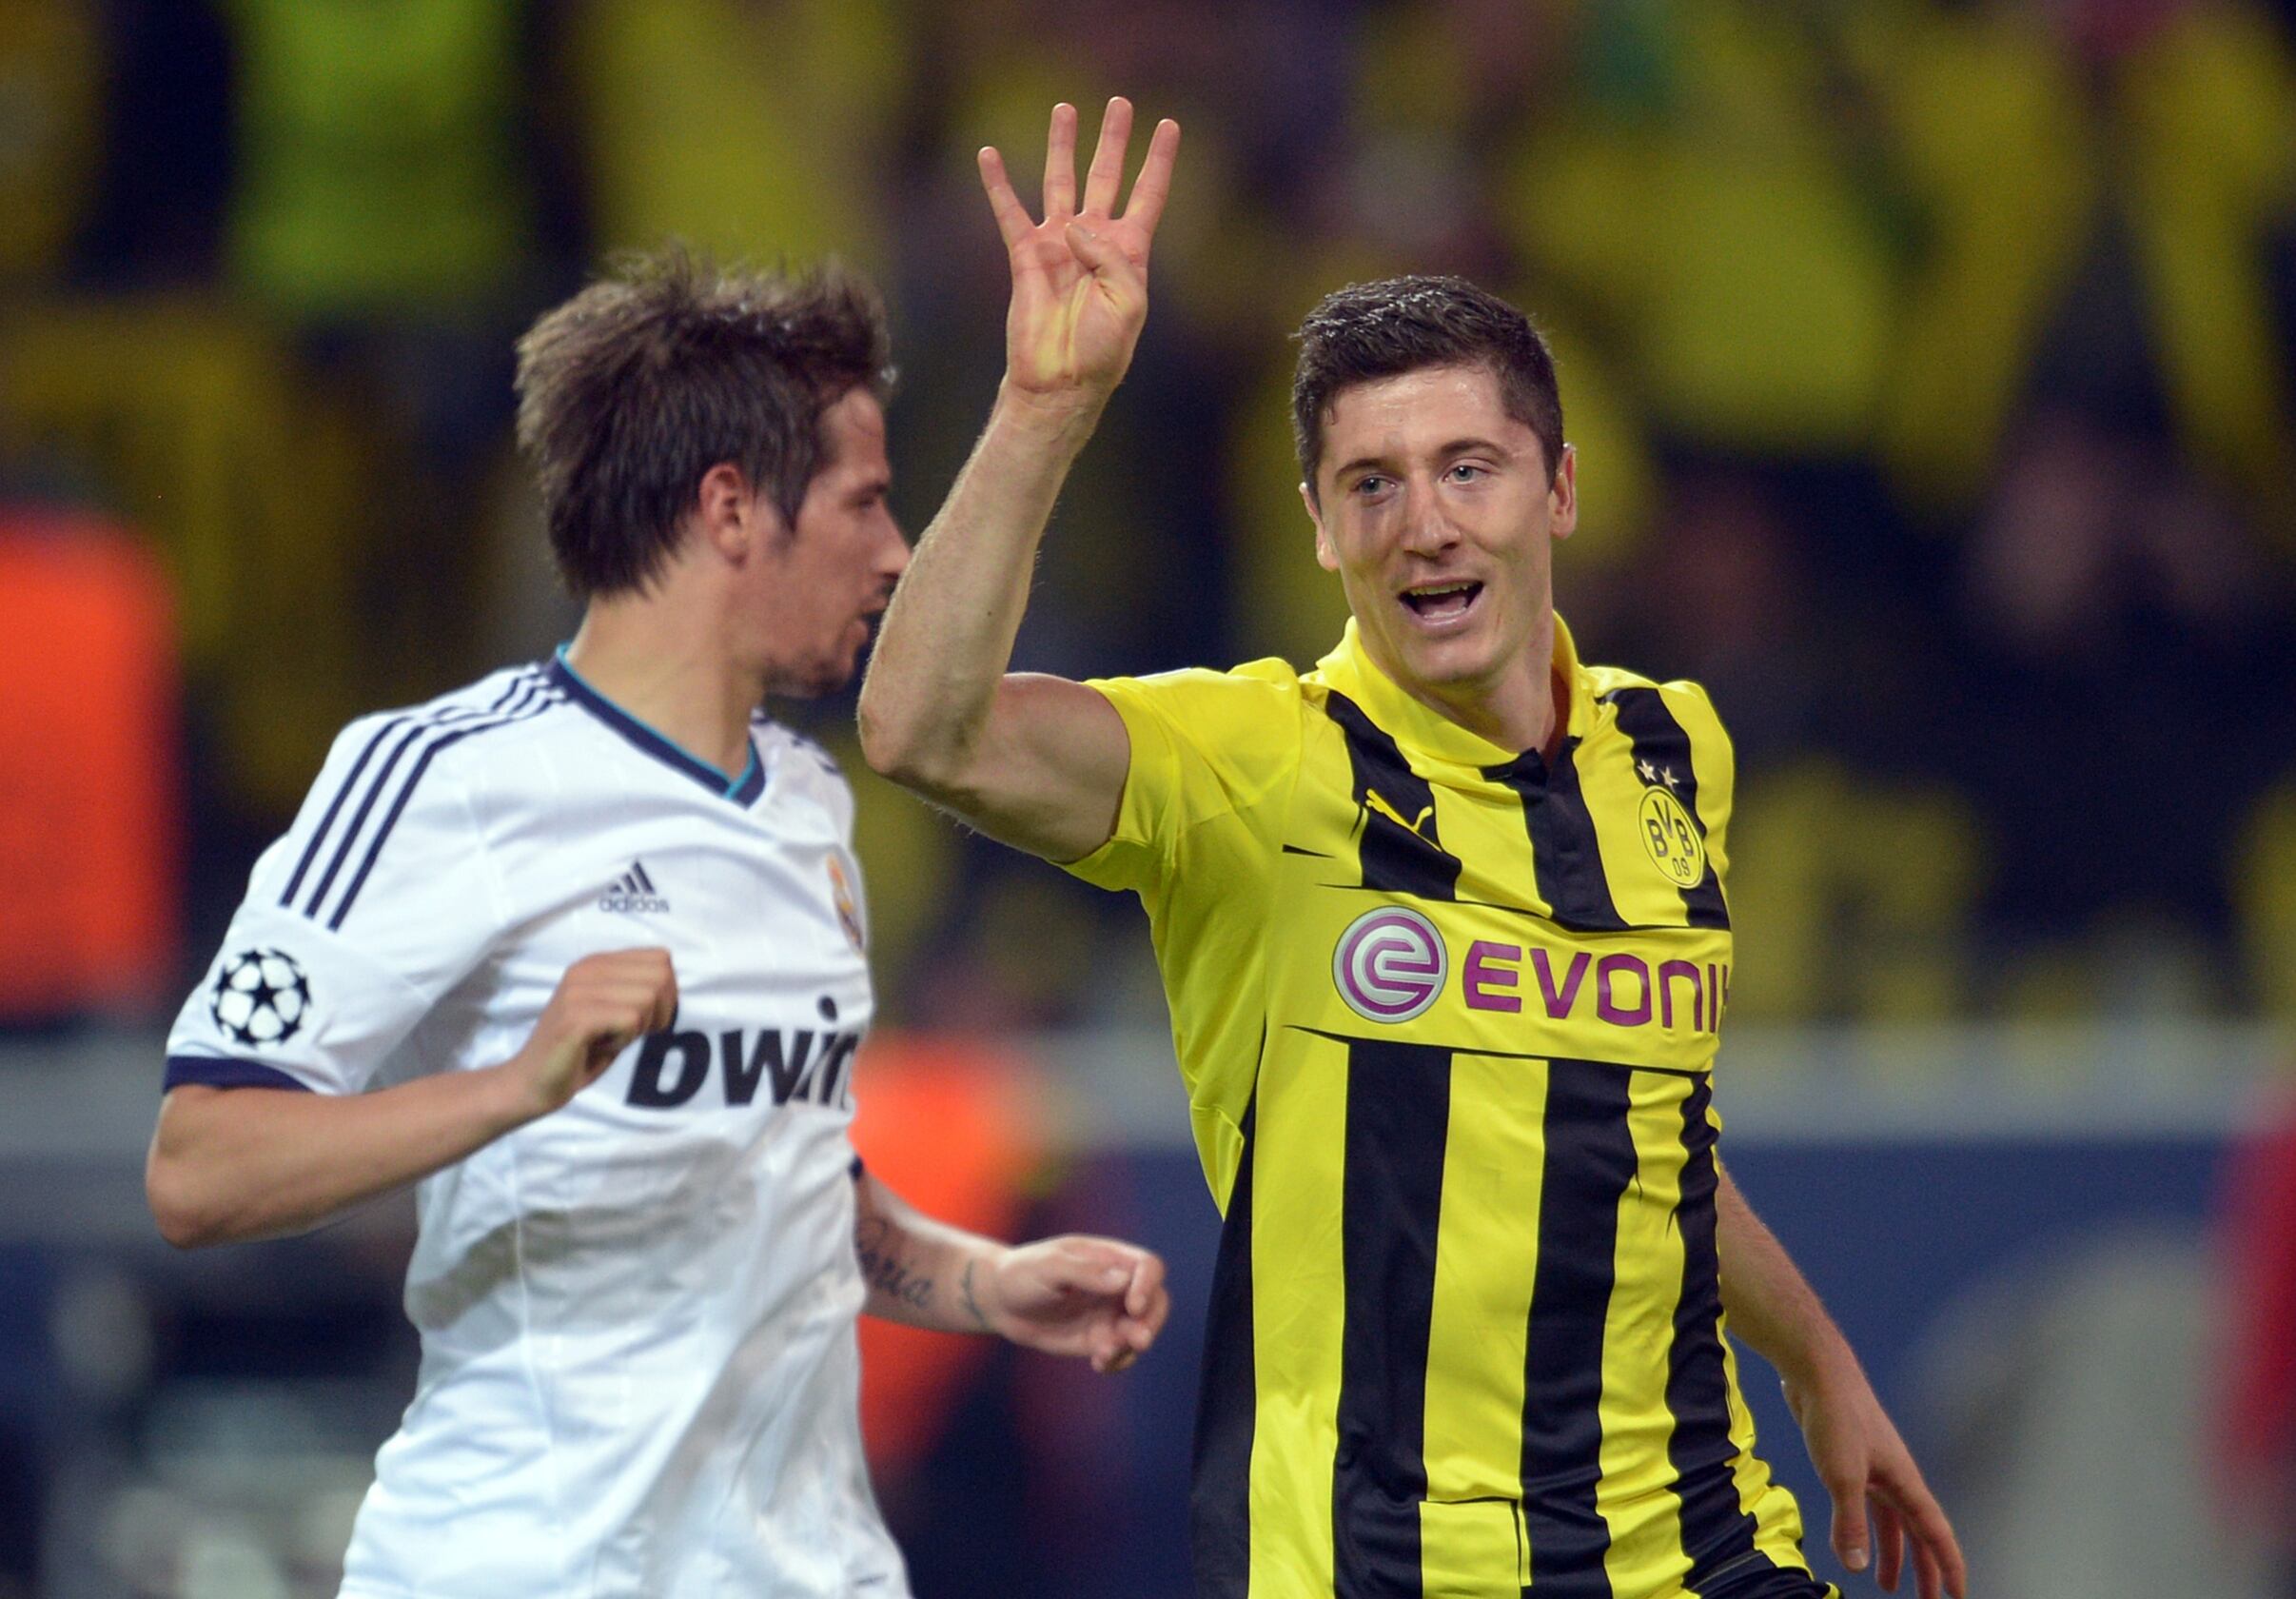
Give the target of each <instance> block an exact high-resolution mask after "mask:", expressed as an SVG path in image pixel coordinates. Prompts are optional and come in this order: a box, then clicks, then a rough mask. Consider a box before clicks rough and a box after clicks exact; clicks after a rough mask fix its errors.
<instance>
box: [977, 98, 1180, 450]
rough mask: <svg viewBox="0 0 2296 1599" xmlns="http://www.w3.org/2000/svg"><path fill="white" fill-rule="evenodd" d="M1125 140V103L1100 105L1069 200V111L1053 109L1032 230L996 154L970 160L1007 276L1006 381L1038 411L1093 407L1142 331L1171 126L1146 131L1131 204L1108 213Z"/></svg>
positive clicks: (1128, 128)
mask: <svg viewBox="0 0 2296 1599" xmlns="http://www.w3.org/2000/svg"><path fill="white" fill-rule="evenodd" d="M1131 133H1132V105H1131V102H1130V101H1128V100H1126V99H1123V98H1122V97H1119V98H1117V99H1114V100H1110V101H1109V109H1108V111H1107V112H1106V114H1105V115H1103V116H1102V118H1101V122H1100V143H1099V145H1098V146H1097V147H1096V148H1094V150H1093V152H1092V166H1091V168H1090V170H1089V172H1087V174H1086V176H1085V187H1084V203H1083V205H1082V206H1081V207H1080V206H1079V205H1078V204H1077V199H1076V108H1075V107H1073V106H1070V105H1067V104H1065V103H1064V104H1062V105H1058V106H1055V107H1053V108H1052V130H1051V133H1050V137H1048V139H1047V140H1046V143H1045V192H1044V207H1045V214H1044V220H1043V221H1042V222H1035V221H1031V220H1030V216H1029V211H1028V207H1025V206H1023V205H1022V204H1021V201H1020V196H1019V195H1017V194H1015V193H1014V192H1013V191H1012V180H1011V177H1010V176H1009V175H1008V174H1007V173H1006V171H1005V160H1004V157H1003V156H1001V155H999V154H998V153H997V151H996V148H995V147H993V146H991V147H988V148H984V149H983V150H982V151H981V153H980V166H981V184H982V187H983V188H986V189H987V190H988V191H989V205H990V208H991V210H993V211H994V212H995V213H996V226H997V230H998V231H999V232H1000V233H1002V234H1003V235H1004V240H1005V250H1006V253H1007V254H1008V256H1009V257H1010V258H1011V267H1012V304H1011V308H1010V309H1009V310H1008V311H1007V312H1006V314H1005V381H1006V384H1007V385H1008V386H1009V387H1011V388H1012V389H1015V390H1018V391H1019V392H1020V393H1022V394H1023V395H1025V396H1026V397H1028V398H1029V399H1030V400H1032V401H1035V402H1038V403H1049V404H1054V405H1072V406H1074V407H1075V408H1077V409H1079V410H1090V409H1094V408H1096V407H1098V406H1099V405H1101V404H1102V403H1103V402H1104V401H1106V400H1107V398H1108V396H1109V393H1110V392H1111V391H1112V390H1113V389H1114V388H1115V387H1116V385H1117V384H1118V383H1119V382H1121V381H1122V380H1123V378H1124V374H1125V369H1126V368H1127V367H1128V366H1129V365H1131V363H1132V349H1133V347H1134V346H1135V345H1137V344H1138V343H1139V342H1140V329H1141V327H1142V326H1144V325H1145V324H1146V323H1147V321H1148V246H1149V244H1150V243H1151V242H1152V241H1153V240H1154V238H1155V236H1156V222H1157V219H1158V218H1159V217H1161V216H1162V215H1163V214H1164V202H1165V199H1166V197H1167V196H1168V194H1169V193H1170V192H1171V187H1172V160H1173V157H1174V156H1176V155H1177V154H1178V153H1179V150H1180V125H1179V124H1178V123H1176V122H1173V121H1171V120H1169V119H1167V120H1165V121H1163V122H1160V123H1158V124H1157V125H1156V131H1155V133H1154V134H1153V135H1152V136H1151V137H1150V138H1149V140H1148V155H1147V157H1146V158H1145V159H1144V160H1143V161H1142V162H1141V164H1140V174H1139V176H1138V177H1137V178H1135V179H1134V180H1133V182H1132V196H1131V201H1130V203H1129V204H1128V205H1127V206H1126V207H1125V209H1124V214H1123V215H1121V216H1119V215H1117V214H1116V200H1117V194H1118V190H1119V189H1120V188H1122V187H1123V184H1124V158H1125V150H1126V147H1127V145H1128V143H1129V142H1130V139H1131Z"/></svg>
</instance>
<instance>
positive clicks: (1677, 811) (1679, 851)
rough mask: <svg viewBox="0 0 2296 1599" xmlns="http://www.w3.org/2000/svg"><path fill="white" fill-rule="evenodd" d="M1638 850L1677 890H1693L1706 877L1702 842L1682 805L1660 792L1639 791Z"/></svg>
mask: <svg viewBox="0 0 2296 1599" xmlns="http://www.w3.org/2000/svg"><path fill="white" fill-rule="evenodd" d="M1639 831H1640V832H1641V835H1642V847H1643V848H1644V849H1645V850H1647V851H1649V852H1650V859H1652V861H1654V862H1655V863H1656V864H1657V866H1658V870H1659V871H1661V872H1663V873H1665V874H1666V878H1667V880H1668V881H1669V882H1671V883H1673V884H1674V885H1675V886H1676V887H1677V888H1695V887H1697V885H1698V883H1699V882H1700V881H1701V880H1702V879H1703V878H1705V876H1706V839H1705V838H1704V837H1703V836H1702V835H1701V834H1700V833H1699V832H1698V826H1697V822H1695V821H1693V820H1691V819H1690V813H1689V812H1688V811H1687V810H1685V809H1683V807H1682V801H1681V800H1677V799H1676V798H1675V797H1674V795H1673V794H1672V793H1670V792H1669V791H1667V790H1666V789H1663V788H1646V789H1644V790H1643V791H1642V809H1641V814H1640V816H1639Z"/></svg>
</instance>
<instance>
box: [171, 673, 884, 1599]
mask: <svg viewBox="0 0 2296 1599" xmlns="http://www.w3.org/2000/svg"><path fill="white" fill-rule="evenodd" d="M750 743H751V749H750V760H749V765H748V767H747V768H746V769H745V770H744V771H743V772H742V773H741V774H740V776H738V777H737V778H735V779H733V780H731V781H729V780H727V778H726V777H725V775H724V774H723V773H720V772H718V771H716V769H714V768H712V767H710V766H709V765H707V764H705V763H703V762H701V761H699V760H695V759H694V758H693V757H691V756H689V755H687V754H686V753H685V752H684V751H682V750H680V749H678V748H677V746H676V745H674V744H672V743H671V742H670V741H669V740H665V739H663V738H662V737H660V736H659V735H658V734H657V733H655V732H653V731H652V730H651V729H649V728H647V727H646V726H644V725H643V724H642V723H640V722H638V721H636V720H635V719H633V718H631V717H629V716H627V715H625V714H624V713H623V712H621V711H620V710H619V709H618V708H617V707H616V706H614V705H613V704H612V703H611V702H609V701H606V700H604V699H603V698H602V697H600V696H599V694H597V693H596V692H595V691H593V690H592V689H591V688H590V687H589V686H588V685H587V684H585V683H583V682H582V681H580V679H579V677H577V676H576V675H575V673H574V672H573V671H572V670H571V669H570V668H569V667H568V666H567V665H566V664H565V662H564V661H563V660H559V661H551V662H548V663H546V664H544V665H540V666H532V667H526V668H522V669H520V670H515V671H507V672H500V673H497V674H496V675H494V676H493V677H490V678H487V679H486V680H484V681H481V682H480V683H478V684H475V685H474V686H472V687H470V688H467V689H464V690H462V691H461V692H459V693H455V694H450V695H448V696H446V697H445V698H443V699H441V700H437V701H432V702H431V703H430V704H428V705H425V706H422V707H421V708H420V709H417V710H412V711H403V712H398V713H394V714H388V715H382V716H375V717H369V718H365V719H363V720H362V721H357V722H354V723H353V724H352V725H351V726H350V727H349V728H348V729H346V730H345V731H344V732H343V736H342V737H341V738H340V739H338V740H337V741H336V743H335V747H334V751H333V753H332V754H331V755H329V757H328V758H327V762H326V765H325V768H324V770H323V771H322V772H321V774H320V777H319V781H318V783H317V784H316V785H315V786H314V787H313V789H312V790H311V794H310V797H309V799H308V800H305V802H304V808H303V813H302V815H301V816H300V817H298V818H297V819H296V821H295V825H294V827H293V828H292V829H291V830H290V831H289V832H288V833H287V835H286V836H285V838H284V839H280V840H279V841H278V842H277V843H275V844H274V845H272V846H271V848H270V849H269V850H268V851H266V852H265V855H264V857H263V859H261V860H260V861H259V862H258V863H257V864H256V867H255V871H254V874H253V877H252V878H251V879H250V881H249V884H248V889H247V897H246V899H245V903H243V904H242V905H241V907H240V909H239V913H238V915H237V917H236V918H234V920H233V921H232V924H231V931H230V934H229V936H228V937H227V938H226V939H225V941H224V947H223V950H222V952H221V953H220V955H219V956H218V957H217V959H216V962H215V965H214V968H213V970H212V971H211V972H210V973H209V974H208V976H207V978H206V981H205V982H203V983H202V984H201V985H200V987H199V989H198V991H197V992H195V993H194V994H193V995H192V997H191V998H190V1001H189V1002H188V1003H187V1004H186V1006H185V1007H184V1011H183V1014H182V1016H181V1017H178V1019H177V1021H176V1024H175V1029H174V1031H173V1033H172V1034H171V1035H170V1036H169V1038H168V1044H167V1055H168V1058H167V1082H168V1084H169V1086H171V1087H172V1086H174V1085H176V1084H179V1083H213V1084H222V1085H264V1086H270V1087H275V1088H289V1089H301V1090H309V1091H311V1092H313V1093H319V1094H357V1093H360V1092H362V1091H363V1090H365V1089H368V1088H370V1087H380V1086H383V1085H386V1084H388V1083H391V1082H396V1081H402V1080H404V1079H405V1078H407V1077H409V1076H414V1075H417V1074H421V1073H425V1072H458V1071H468V1070H471V1069H473V1068H475V1067H481V1066H487V1065H492V1064H494V1063H495V1062H498V1061H500V1060H502V1059H505V1058H506V1057H508V1056H510V1055H512V1054H513V1053H515V1052H516V1051H517V1050H518V1048H519V1047H520V1044H522V1043H523V1042H524V1041H525V1039H526V1036H527V1035H528V1033H529V1032H530V1031H531V1030H532V1028H533V1027H534V1024H535V1022H536V1020H537V1019H538V1018H539V1017H540V1016H541V1013H542V1007H543V1005H544V1003H545V1002H546V1001H547V1000H548V999H549V997H550V995H551V992H552V990H553V989H554V988H556V986H557V985H558V981H559V977H561V976H562V975H563V974H564V972H565V970H566V968H567V967H568V966H570V965H572V964H573V963H574V962H575V961H576V960H578V959H579V958H580V957H583V956H586V955H594V954H597V953H599V952H601V951H606V950H616V949H628V948H633V947H638V946H643V945H660V946H663V947H666V948H667V949H668V950H669V951H670V953H671V957H672V959H673V961H674V962H675V964H676V967H677V982H678V1011H677V1020H676V1022H675V1023H674V1024H673V1026H672V1027H671V1028H670V1029H669V1030H668V1031H666V1032H662V1033H657V1034H654V1035H651V1036H648V1037H646V1038H643V1039H641V1040H639V1041H638V1043H636V1044H634V1045H632V1046H631V1047H630V1048H629V1049H628V1050H625V1051H624V1052H623V1053H622V1055H621V1056H620V1058H618V1060H616V1061H615V1063H614V1065H613V1066H612V1068H611V1069H610V1070H608V1071H607V1072H606V1073H605V1075H604V1076H601V1077H599V1080H598V1081H597V1082H595V1083H593V1084H591V1085H590V1086H589V1087H588V1088H586V1089H584V1090H583V1091H582V1092H581V1093H580V1094H579V1095H577V1096H575V1098H574V1099H573V1101H572V1102H571V1103H569V1104H568V1105H566V1106H565V1107H564V1108H563V1109H561V1110H559V1111H557V1112H556V1113H554V1114H552V1115H547V1116H544V1117H542V1118H541V1119H540V1120H539V1121H536V1122H532V1123H530V1124H528V1125H527V1126H525V1127H523V1128H521V1129H520V1130H519V1131H517V1132H515V1133H512V1134H510V1135H507V1136H505V1137H503V1138H500V1139H498V1140H497V1141H495V1142H494V1143H492V1144H490V1145H488V1146H487V1147H486V1148H484V1149H481V1150H480V1151H479V1152H478V1153H477V1154H475V1155H471V1156H470V1157H469V1158H468V1159H466V1160H464V1161H462V1162H461V1163H460V1164H458V1165H455V1166H450V1167H448V1168H447V1169H446V1170H444V1171H442V1172H440V1173H438V1174H437V1175H434V1176H431V1177H430V1178H428V1179H426V1180H425V1181H423V1182H422V1184H421V1185H420V1188H419V1189H418V1209H419V1214H420V1231H419V1234H418V1236H417V1241H416V1245H415V1253H414V1258H413V1261H412V1263H411V1264H410V1265H409V1267H408V1271H407V1280H406V1312H407V1314H408V1316H409V1317H410V1318H412V1320H413V1321H414V1324H415V1326H416V1328H417V1329H418V1330H420V1332H421V1333H422V1376H421V1380H420V1383H419V1386H418V1388H417V1391H416V1393H415V1398H414V1402H413V1404H412V1405H410V1406H409V1407H408V1408H407V1411H406V1415H405V1419H404V1420H403V1421H402V1423H401V1425H400V1428H399V1431H398V1433H397V1434H396V1435H395V1436H394V1437H392V1438H391V1440H390V1441H389V1442H388V1443H386V1444H385V1445H384V1446H383V1451H382V1452H381V1454H380V1455H379V1456H378V1457H377V1460H376V1477H375V1484H374V1487H373V1489H372V1490H370V1491H369V1492H368V1494H367V1497H366V1501H365V1503H364V1505H363V1507H362V1509H361V1510H360V1512H359V1520H358V1526H357V1530H356V1531H355V1532H354V1533H353V1535H352V1539H351V1547H350V1551H349V1554H348V1556H347V1558H346V1561H345V1567H344V1576H343V1594H344V1595H345V1596H346V1599H516V1596H524V1595H537V1596H540V1595H550V1596H552V1599H564V1596H582V1599H592V1596H596V1599H604V1596H607V1595H630V1596H638V1595H643V1596H645V1599H682V1596H697V1595H732V1594H741V1595H756V1596H760V1599H763V1596H776V1599H778V1596H789V1599H795V1596H798V1595H806V1596H811V1595H830V1594H835V1595H840V1596H844V1595H854V1594H860V1595H863V1596H865V1599H877V1596H880V1595H882V1596H886V1599H899V1596H900V1595H903V1594H905V1593H906V1592H907V1590H908V1589H907V1577H906V1575H905V1573H904V1571H903V1569H902V1566H901V1559H900V1555H899V1553H898V1551H897V1550H895V1549H894V1547H893V1542H892V1540H891V1538H890V1537H889V1536H888V1535H887V1533H886V1531H885V1528H884V1524H883V1522H882V1520H881V1518H880V1517H879V1515H878V1512H877V1507H876V1503H875V1500H874V1498H873V1494H872V1492H871V1490H870V1486H869V1480H868V1474H867V1471H866V1467H865V1465H864V1462H863V1459H862V1453H861V1439H860V1426H859V1416H858V1397H859V1376H860V1367H859V1355H858V1352H857V1347H856V1344H855V1340H854V1316H855V1315H856V1314H857V1313H858V1312H859V1310H860V1308H861V1304H862V1300H863V1298H864V1289H863V1285H862V1281H861V1276H860V1272H859V1268H858V1265H857V1263H856V1261H855V1257H854V1192H853V1190H854V1183H853V1177H854V1173H855V1171H857V1163H856V1162H855V1160H854V1154H853V1150H852V1147H851V1145H850V1144H849V1143H848V1141H847V1138H846V1130H847V1126H848V1124H849V1123H850V1122H851V1120H852V1115H853V1063H854V1050H855V1048H856V1046H857V1045H858V1044H859V1042H860V1039H861V1036H862V1034H863V1033H864V1032H865V1031H866V1029H867V1028H868V1026H869V1020H870V1015H871V1005H872V1001H871V995H870V984H869V969H868V964H867V960H866V957H865V955H864V943H865V941H866V930H865V926H864V923H863V919H862V918H863V911H862V906H861V898H860V882H861V879H860V873H859V871H858V869H857V867H856V865H855V863H854V857H853V853H852V836H853V800H852V796H851V793H850V792H849V791H848V789H847V788H846V785H845V782H844V780H843V778H842V777H841V776H840V775H839V774H838V772H837V770H836V767H835V765H834V762H832V761H831V760H830V759H829V757H828V756H827V755H826V754H824V753H823V752H822V751H821V750H820V749H819V748H818V747H817V746H815V745H814V744H812V743H811V742H809V741H807V740H804V739H801V738H799V737H797V736H796V735H795V734H793V733H791V732H790V731H788V730H787V729H785V728H782V727H780V726H777V725H775V723H773V722H771V721H766V720H764V719H763V718H762V717H761V718H759V719H758V721H756V723H755V724H754V725H753V727H752V729H751V740H750Z"/></svg>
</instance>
